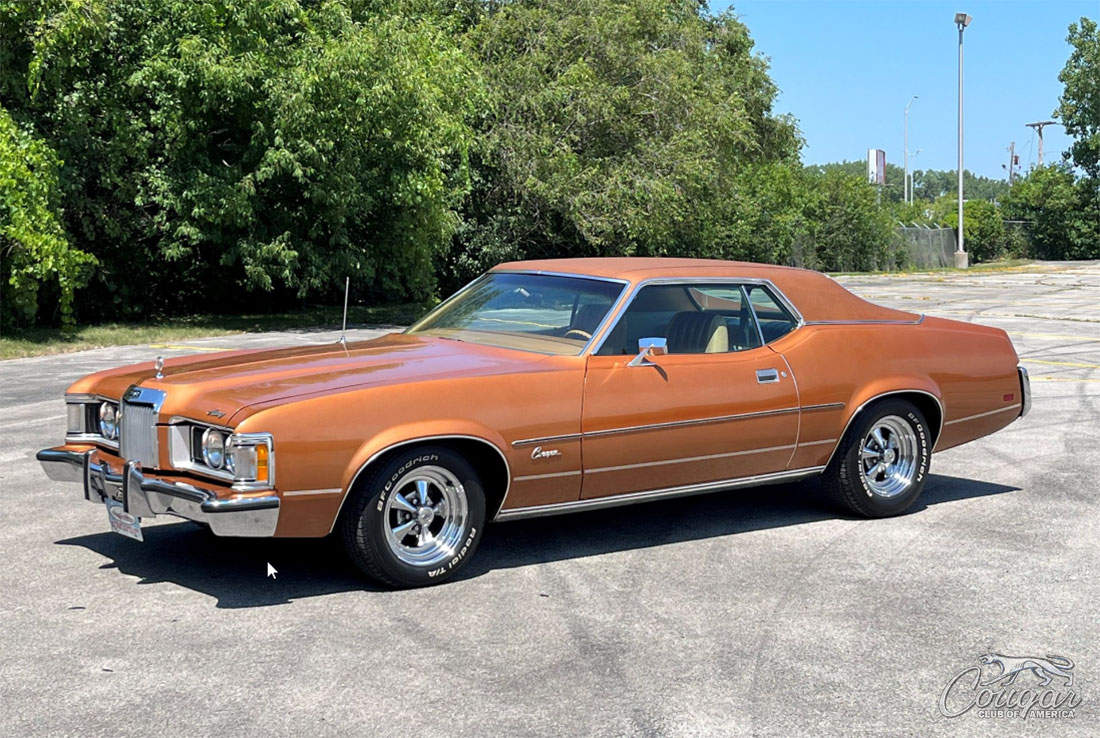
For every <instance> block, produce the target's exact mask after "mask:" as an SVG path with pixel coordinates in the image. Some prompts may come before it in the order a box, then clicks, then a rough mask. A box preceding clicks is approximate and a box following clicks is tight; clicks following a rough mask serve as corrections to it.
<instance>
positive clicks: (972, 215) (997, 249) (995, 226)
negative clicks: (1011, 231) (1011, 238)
mask: <svg viewBox="0 0 1100 738" xmlns="http://www.w3.org/2000/svg"><path fill="white" fill-rule="evenodd" d="M964 186H965V185H964ZM943 222H944V225H947V226H949V227H951V228H954V229H956V231H957V230H958V227H959V211H958V208H956V209H954V210H951V211H949V212H948V213H947V214H946V215H945V216H944V219H943ZM963 237H964V238H963V242H964V245H965V247H966V250H967V252H968V253H969V254H970V258H971V260H973V261H974V262H983V261H994V260H996V259H1000V258H1002V257H1003V256H1004V254H1005V248H1006V246H1007V241H1006V235H1005V223H1004V217H1003V216H1002V215H1001V210H1000V208H998V207H997V206H996V205H995V204H994V203H991V202H989V201H988V200H967V201H966V202H965V203H963Z"/></svg>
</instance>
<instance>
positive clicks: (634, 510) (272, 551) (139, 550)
mask: <svg viewBox="0 0 1100 738" xmlns="http://www.w3.org/2000/svg"><path fill="white" fill-rule="evenodd" d="M1018 489H1019V488H1018V487H1010V486H1006V485H1003V484H993V483H990V482H982V481H978V480H974V479H963V478H959V477H948V476H943V475H939V474H933V475H931V476H930V477H929V479H928V483H927V485H926V486H925V489H924V493H923V494H922V495H921V500H920V502H919V503H918V504H917V506H916V507H915V508H914V510H913V511H912V512H911V513H910V514H915V513H916V514H919V513H920V511H921V510H923V509H925V508H927V507H928V506H930V505H939V504H942V503H948V502H955V501H958V500H966V499H972V498H976V497H985V496H989V495H997V494H1003V493H1006V492H1015V491H1018ZM845 517H850V516H847V515H845V514H844V513H843V512H840V511H838V510H837V509H836V508H834V507H833V506H831V505H830V504H829V503H828V502H827V501H826V500H825V499H824V495H823V493H822V490H821V486H820V482H819V481H817V480H809V481H804V482H800V483H796V484H782V485H774V486H770V487H762V488H758V489H744V490H735V491H730V492H726V493H715V494H709V495H700V496H694V497H686V498H680V499H677V500H664V501H660V502H651V503H646V504H642V505H633V506H629V507H620V508H614V509H606V510H597V511H592V512H586V513H575V514H572V515H566V516H555V517H546V518H535V519H532V520H522V521H516V522H512V523H502V524H499V525H493V526H490V527H489V528H488V529H487V531H486V535H485V538H484V539H483V540H482V542H481V545H480V547H479V549H478V551H477V555H476V556H474V558H473V559H472V560H471V561H470V562H469V564H468V565H467V566H466V567H465V569H464V570H463V571H462V573H461V575H460V576H459V578H458V579H457V580H456V581H455V583H454V584H453V585H451V586H461V582H462V581H464V580H469V579H471V578H475V577H478V576H480V575H482V574H484V573H486V572H488V571H492V570H495V569H510V568H515V567H523V566H530V565H533V564H542V563H547V562H551V561H562V560H568V559H578V558H584V557H588V556H598V555H600V554H605V553H612V552H616V551H629V550H634V549H640V548H652V547H656V546H662V545H665V544H670V543H681V542H685V541H693V540H701V539H708V538H717V537H721V536H729V535H735V534H737V533H745V532H749V531H755V530H764V529H769V528H782V527H786V526H791V525H802V524H805V523H813V522H818V521H822V520H830V519H841V518H845ZM144 534H145V543H144V544H142V543H138V542H136V541H132V540H129V539H127V538H123V537H122V536H119V535H116V534H114V533H109V532H105V533H94V534H90V535H85V536H78V537H76V538H68V539H65V540H61V541H57V544H58V545H62V546H81V547H83V548H86V549H89V550H91V551H94V552H95V553H97V554H99V555H101V556H103V557H105V558H107V559H110V561H108V562H106V563H104V564H102V565H101V567H100V568H103V569H109V568H117V569H118V570H119V571H120V572H122V573H123V574H126V575H129V576H133V577H137V578H138V580H139V581H138V584H152V583H158V582H169V583H173V584H176V585H178V586H180V587H186V588H187V589H192V590H195V591H198V592H202V593H204V594H206V595H208V596H210V597H213V598H214V599H215V600H216V601H217V607H220V608H242V607H266V606H271V605H280V604H287V603H290V602H293V601H294V600H298V599H303V598H306V597H317V596H321V595H327V594H335V593H339V592H351V591H360V592H366V593H375V594H378V595H382V596H384V595H389V594H393V593H390V592H388V591H387V590H386V589H384V588H381V587H377V586H375V585H372V584H371V583H370V582H369V581H367V580H365V579H364V578H363V577H361V576H360V575H359V573H358V571H357V570H356V569H355V568H354V567H353V566H352V565H351V564H350V563H349V562H348V561H347V559H346V558H345V557H344V554H343V552H342V551H341V549H340V545H339V541H337V540H336V539H335V538H334V537H331V536H330V537H329V538H324V539H277V538H263V539H256V538H218V537H217V536H214V535H212V534H211V533H209V532H208V531H206V530H205V529H203V528H200V527H199V526H197V525H195V524H193V523H188V522H179V523H170V524H158V525H153V526H150V527H148V528H146V529H145V530H144ZM269 562H270V563H271V564H273V565H274V566H275V568H276V570H277V573H276V575H275V577H274V578H269V577H268V576H267V565H268V563H269Z"/></svg>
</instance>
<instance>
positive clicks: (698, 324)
mask: <svg viewBox="0 0 1100 738" xmlns="http://www.w3.org/2000/svg"><path fill="white" fill-rule="evenodd" d="M726 351H729V330H728V329H727V328H726V320H725V318H723V317H722V316H721V315H719V314H717V313H704V312H700V311H697V310H686V311H684V312H682V313H676V314H675V315H673V316H672V322H670V323H669V325H668V352H669V353H670V354H718V353H725V352H726Z"/></svg>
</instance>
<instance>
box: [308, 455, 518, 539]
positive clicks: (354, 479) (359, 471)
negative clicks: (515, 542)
mask: <svg viewBox="0 0 1100 738" xmlns="http://www.w3.org/2000/svg"><path fill="white" fill-rule="evenodd" d="M448 438H461V439H463V440H467V441H479V442H480V443H483V444H485V445H486V446H488V447H489V448H491V449H493V450H494V451H496V452H497V453H498V454H499V455H500V460H501V461H503V462H504V476H505V477H506V481H505V483H504V495H503V496H502V497H501V498H500V505H499V506H498V507H497V513H496V514H497V515H499V514H500V510H501V508H503V507H504V501H505V500H507V499H508V492H510V491H511V488H512V467H510V466H509V465H508V457H507V456H505V455H504V452H503V451H501V450H500V447H499V446H497V445H496V444H495V443H493V442H492V441H488V440H486V439H484V438H481V437H480V436H468V435H463V434H460V433H450V434H446V435H438V436H420V437H418V438H408V439H406V440H404V441H398V442H397V443H391V444H390V445H389V446H386V447H385V448H383V449H379V450H378V451H375V452H374V453H373V454H371V456H370V458H369V459H367V460H366V461H364V462H363V464H362V465H361V466H360V467H359V468H358V469H357V470H356V472H355V474H353V475H352V477H351V482H349V483H348V486H347V487H344V488H342V489H341V491H342V492H343V493H344V496H343V497H342V498H341V499H340V507H339V508H337V510H336V515H335V516H334V517H333V518H332V525H331V526H329V533H331V532H332V531H333V530H334V529H335V528H336V521H337V520H339V519H340V513H341V512H343V510H344V503H345V502H347V501H348V497H349V496H350V492H351V490H352V489H353V488H354V487H355V483H356V482H358V481H359V477H360V476H361V475H362V474H363V471H364V470H366V468H367V467H368V466H370V465H371V464H372V463H374V462H375V461H376V460H377V459H378V458H379V457H381V456H382V454H384V453H387V452H389V451H393V450H394V449H396V448H401V447H402V446H408V445H409V444H411V443H425V442H427V441H439V440H446V439H448ZM485 518H486V519H487V520H493V519H495V515H494V516H490V515H489V511H488V510H486V511H485Z"/></svg>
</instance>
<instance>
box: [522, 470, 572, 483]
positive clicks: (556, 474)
mask: <svg viewBox="0 0 1100 738" xmlns="http://www.w3.org/2000/svg"><path fill="white" fill-rule="evenodd" d="M580 475H581V472H580V470H579V469H578V470H576V471H565V472H553V473H552V474H527V475H525V476H522V477H516V478H515V479H513V480H512V481H513V482H526V481H528V480H531V479H553V478H555V477H579V476H580Z"/></svg>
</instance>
